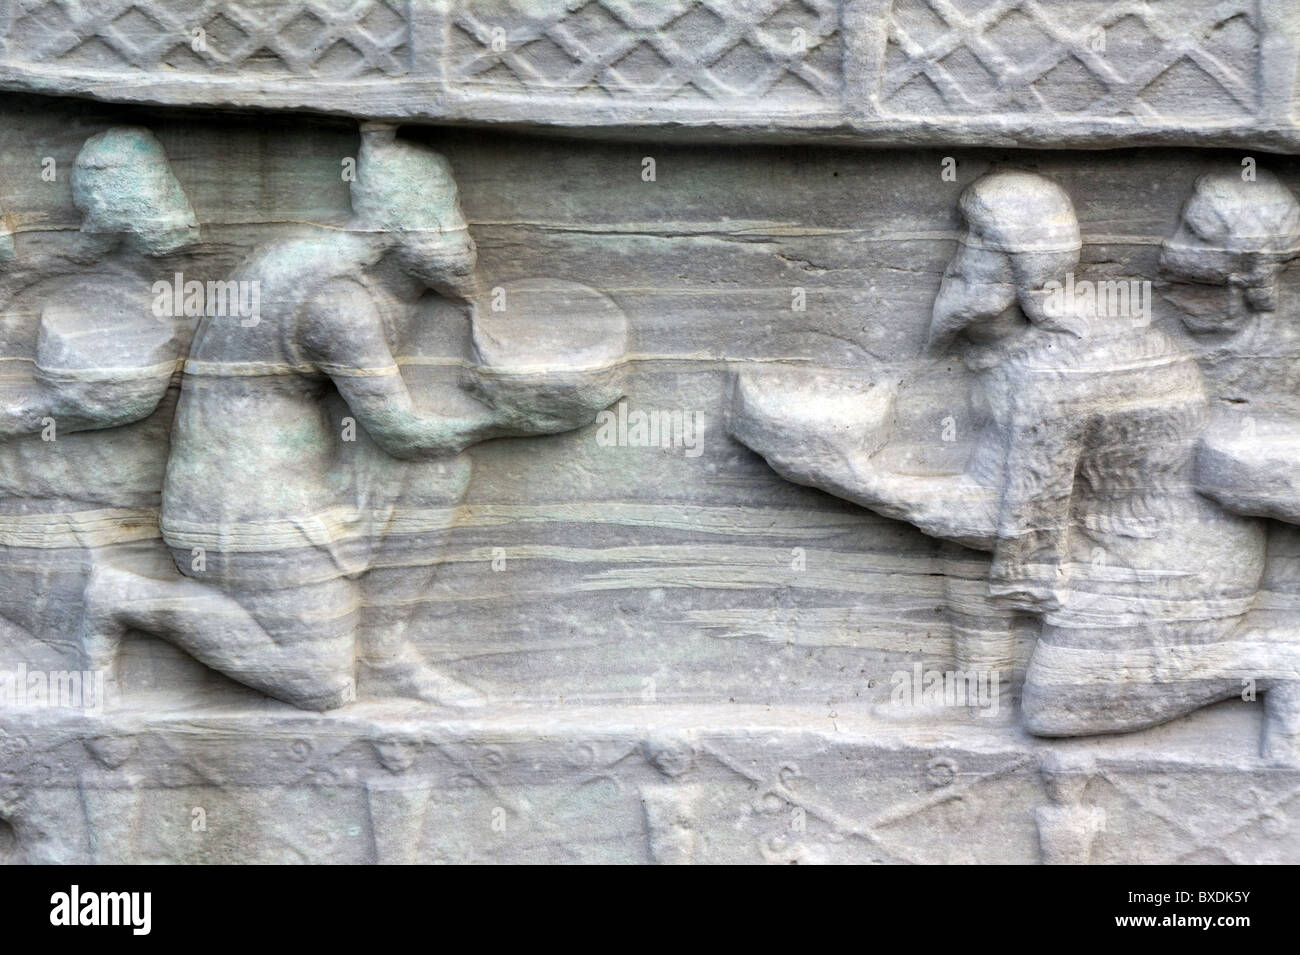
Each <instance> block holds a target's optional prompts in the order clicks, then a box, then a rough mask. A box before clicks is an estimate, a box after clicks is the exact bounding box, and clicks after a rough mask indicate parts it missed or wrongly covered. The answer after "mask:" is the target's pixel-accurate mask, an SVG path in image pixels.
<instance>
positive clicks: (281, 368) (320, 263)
mask: <svg viewBox="0 0 1300 955" xmlns="http://www.w3.org/2000/svg"><path fill="white" fill-rule="evenodd" d="M123 167H126V168H128V169H130V170H131V173H130V175H126V176H114V175H113V173H114V172H115V171H116V170H118V169H120V168H123ZM74 175H75V177H76V178H75V180H74V194H75V195H76V196H77V197H78V204H79V206H81V207H82V208H83V209H85V211H86V218H85V221H84V223H83V226H82V229H83V232H85V233H86V234H87V235H89V236H95V237H99V236H107V237H110V238H109V241H117V240H119V239H120V237H121V235H123V234H129V235H133V236H134V235H137V234H138V235H141V236H142V238H141V239H140V240H139V242H138V244H139V245H142V246H143V247H144V249H145V250H146V251H147V252H149V253H150V254H154V255H158V254H162V253H163V252H166V251H168V250H170V249H172V248H173V247H174V246H175V244H176V242H177V241H179V240H183V239H186V238H189V239H193V238H194V237H195V235H194V233H196V232H197V224H196V223H195V222H194V216H193V213H192V211H190V210H189V209H188V206H186V205H185V204H184V196H183V194H182V193H181V191H180V187H179V184H178V183H176V181H175V179H174V177H172V175H171V173H170V170H169V169H168V166H167V160H166V157H165V155H164V154H163V152H162V149H161V147H160V146H159V144H158V142H157V141H156V140H155V139H154V138H153V137H152V136H151V135H150V134H149V133H148V132H147V131H144V130H138V129H113V130H110V131H108V132H107V133H104V134H101V135H100V136H99V137H96V138H95V139H92V140H91V141H90V142H89V143H88V144H87V145H86V147H85V148H84V149H83V150H82V152H81V154H80V155H79V156H78V160H77V167H76V172H75V173H74ZM352 206H353V209H354V212H355V217H354V219H353V220H352V221H351V222H349V223H348V224H347V227H346V228H344V229H340V230H336V231H331V232H329V233H327V234H322V233H321V230H319V229H315V228H309V229H306V230H304V231H303V232H302V233H301V234H299V235H293V234H286V235H282V236H280V237H278V238H276V239H275V240H273V241H271V242H269V243H267V244H266V245H265V246H264V247H261V248H258V249H257V250H255V251H254V252H253V253H252V255H251V256H250V257H249V259H248V260H247V261H246V262H245V263H244V264H243V265H242V266H240V268H239V269H238V270H237V271H236V273H235V275H234V277H233V278H231V279H229V280H226V282H227V283H229V284H233V286H234V288H233V289H229V288H227V289H226V291H227V292H228V293H229V296H230V297H231V298H232V299H233V298H234V297H236V296H237V297H238V300H239V307H238V308H236V309H234V314H228V312H229V311H230V310H229V309H228V308H226V307H225V302H224V301H223V302H219V303H214V302H212V301H211V300H209V301H208V302H206V303H205V306H204V308H203V311H202V314H201V315H200V316H198V324H197V327H196V328H195V330H194V333H193V335H194V340H193V342H192V343H190V344H189V347H188V352H187V357H186V358H185V361H184V370H183V375H182V377H181V381H180V395H179V397H178V398H177V400H176V405H175V410H174V423H173V424H172V427H171V437H170V442H169V443H168V442H165V441H164V440H163V439H162V438H161V435H158V434H156V433H155V434H154V435H153V438H154V442H153V444H152V446H151V447H150V448H149V453H150V454H151V455H153V456H154V457H156V458H158V459H159V460H158V462H157V463H158V464H163V463H165V471H164V473H163V475H162V481H161V507H160V512H159V515H158V521H159V527H160V531H161V542H162V543H164V544H165V545H166V548H167V550H169V551H170V554H171V558H172V561H174V566H170V564H171V562H169V561H166V560H162V561H160V560H159V559H158V558H159V557H160V556H161V555H162V553H163V552H162V551H161V549H160V548H155V547H150V546H148V544H150V543H152V542H133V544H138V543H145V544H146V546H145V547H144V548H140V547H138V546H133V547H130V548H122V549H118V548H113V547H104V548H96V549H95V550H93V551H92V552H91V553H90V554H88V555H87V557H88V559H89V562H90V565H91V568H90V574H89V576H88V579H87V582H86V588H85V593H84V597H83V611H84V612H83V616H82V619H81V621H80V623H79V625H78V634H79V637H80V639H81V642H82V650H83V654H84V669H85V670H87V671H94V672H104V673H107V674H109V677H108V682H109V686H110V691H111V688H112V686H113V684H114V679H113V673H114V660H115V657H116V654H117V648H118V644H119V642H120V640H121V639H122V637H123V636H124V635H125V633H126V631H128V630H137V631H142V632H144V633H148V634H153V635H156V636H159V637H162V638H164V639H166V640H168V641H171V642H173V643H175V644H176V645H177V646H179V647H181V648H183V649H184V650H185V651H187V652H188V653H190V654H192V655H193V656H194V657H195V658H196V659H197V660H200V661H202V662H203V663H205V664H207V665H208V666H210V667H212V668H213V669H215V670H218V671H219V672H221V673H223V674H226V675H227V676H230V677H232V678H234V679H236V680H238V681H239V682H241V683H245V684H247V685H248V686H251V687H254V688H256V689H258V690H261V691H262V692H265V693H267V694H269V695H271V696H274V697H276V698H277V699H282V700H284V701H286V702H289V703H293V704H294V705H296V706H301V707H304V708H307V709H330V708H334V707H337V706H341V705H343V704H345V703H347V702H350V701H352V700H355V699H356V697H357V692H358V690H357V673H356V670H357V665H358V662H359V663H360V664H361V665H362V667H363V669H364V670H365V675H364V677H363V679H362V681H361V682H362V685H363V689H368V690H369V691H370V692H372V693H377V694H380V695H382V694H385V693H391V694H397V695H411V696H414V697H417V698H421V699H427V700H431V701H437V702H441V703H444V704H453V705H454V704H458V703H466V702H471V701H473V700H475V699H477V698H478V695H477V694H476V693H474V692H473V691H472V690H471V689H469V688H468V687H465V686H463V685H461V684H459V683H457V682H456V681H454V680H451V679H450V678H448V677H446V676H444V675H441V674H438V673H436V672H435V671H433V670H432V669H430V668H429V667H428V666H427V665H425V664H424V663H422V662H421V661H420V659H419V657H418V654H416V653H414V652H413V651H412V650H411V649H410V647H409V646H408V645H407V644H406V643H405V642H403V641H402V640H401V639H400V628H397V627H394V626H393V625H392V624H393V621H391V620H390V621H388V624H389V625H388V626H387V627H385V628H383V629H382V632H378V633H376V632H372V631H368V630H367V629H365V628H362V627H360V613H359V604H360V599H361V598H360V582H359V580H360V578H361V577H362V576H363V575H364V574H365V572H366V570H367V569H368V568H369V565H370V563H371V562H372V560H373V555H374V552H375V549H376V547H377V545H378V543H379V541H380V539H381V538H382V537H383V535H384V534H385V533H386V531H387V527H388V526H389V524H390V522H391V519H392V510H393V502H392V500H391V499H389V495H390V492H391V488H390V487H389V486H387V485H386V483H385V480H384V479H389V480H391V479H393V478H395V477H398V472H396V471H394V470H392V468H391V467H387V468H386V467H385V465H384V464H383V463H381V464H379V465H376V464H375V463H374V462H372V461H370V460H368V458H370V457H372V456H384V455H386V456H389V457H391V458H395V459H401V460H407V461H436V462H438V464H437V466H436V467H437V469H436V472H435V471H434V470H433V469H432V468H429V467H427V466H426V467H425V468H424V473H423V474H422V475H421V477H422V478H423V480H425V481H429V480H432V482H433V483H434V484H437V485H439V488H438V492H439V493H438V494H437V496H438V497H439V498H440V503H443V504H447V503H451V504H454V503H457V502H458V501H459V500H460V498H461V496H462V495H463V493H464V490H465V487H466V485H467V482H468V478H469V462H468V460H467V459H465V458H464V457H463V456H462V452H463V451H464V450H465V449H466V448H468V447H470V446H471V445H473V444H476V443H478V442H480V441H484V440H488V439H490V438H495V437H500V436H503V435H510V434H517V435H526V434H546V433H554V432H558V431H565V430H569V429H572V428H575V427H580V426H582V425H584V424H587V423H589V422H590V421H591V420H592V419H593V418H594V417H595V414H596V412H597V411H599V410H600V409H601V408H603V407H605V406H606V405H608V404H609V403H611V402H612V401H613V400H614V399H616V398H617V397H619V395H620V393H621V392H620V391H619V385H618V383H617V373H616V366H617V363H618V360H619V359H620V358H621V349H622V348H624V347H625V339H626V329H625V323H624V321H623V318H622V316H621V315H620V314H618V313H617V310H616V309H612V308H610V309H607V310H606V311H605V312H604V313H603V314H597V315H590V314H585V313H584V312H583V311H582V309H583V307H584V306H585V305H587V303H585V302H581V301H574V302H572V303H570V305H571V307H572V308H575V317H576V320H575V322H574V323H573V324H572V325H570V330H571V332H573V333H576V336H577V337H576V338H575V340H573V341H568V340H566V337H565V335H564V334H562V333H559V332H551V333H550V334H549V337H548V336H546V335H543V336H538V335H536V334H534V335H533V336H532V337H531V338H530V340H529V341H528V342H527V343H526V344H527V346H528V347H527V348H520V347H518V345H517V344H516V343H513V342H511V341H509V338H508V335H509V329H504V328H500V327H497V328H496V329H487V330H484V331H483V333H482V334H481V336H480V337H478V338H476V346H477V348H476V356H475V357H476V358H477V359H478V361H479V364H477V365H475V366H474V368H473V369H472V370H471V372H470V380H469V381H468V382H467V384H469V385H472V387H473V390H474V391H475V393H476V394H477V395H478V396H479V397H480V398H482V401H481V402H479V401H474V400H470V401H467V402H461V403H460V404H459V406H458V405H457V403H456V401H455V396H454V395H453V396H450V397H449V396H445V395H430V396H419V397H418V398H417V397H416V396H414V395H412V393H411V391H410V389H409V388H408V387H407V385H406V382H405V379H404V378H403V376H402V371H401V368H400V367H399V366H398V364H397V363H396V361H395V359H394V356H393V352H392V345H391V343H392V342H393V341H394V338H395V331H394V329H395V327H396V326H397V325H398V324H399V323H402V322H403V321H404V320H408V316H407V315H405V314H404V311H406V312H409V310H410V308H411V307H412V306H413V305H414V304H415V302H416V301H417V300H418V299H419V298H420V297H421V296H422V295H424V294H425V292H427V291H430V290H431V291H434V292H436V293H438V294H440V295H442V296H443V297H445V298H447V299H449V300H451V301H455V302H459V303H462V304H463V305H464V306H465V307H467V308H470V309H471V310H472V309H473V306H474V303H475V301H476V299H477V298H478V295H479V291H480V290H479V284H478V277H477V272H476V259H475V247H474V242H473V240H472V238H471V237H470V235H469V230H468V227H467V225H466V223H465V220H464V217H463V215H462V214H461V212H460V209H459V205H458V201H457V194H456V183H455V180H454V178H453V175H452V171H451V168H450V166H449V165H448V164H447V162H446V160H445V159H443V158H442V157H441V156H439V155H437V154H436V153H434V152H431V151H427V150H423V149H420V148H417V147H414V146H410V145H407V144H404V143H401V142H399V141H397V140H396V138H395V135H394V130H393V129H392V128H390V127H384V126H375V127H371V128H369V129H367V130H366V131H364V133H363V136H362V143H361V151H360V154H359V157H358V178H357V179H356V181H355V183H354V185H353V189H352ZM164 285H165V283H164ZM135 287H137V288H138V287H139V284H138V283H136V286H135ZM204 288H208V286H205V287H204ZM245 289H248V291H247V292H245ZM161 294H162V296H163V299H164V300H166V299H167V298H168V297H169V296H171V295H173V294H174V295H176V296H178V297H179V296H180V295H181V292H180V290H168V289H166V288H164V289H163V291H162V293H161ZM134 304H135V305H136V308H137V310H136V311H135V312H134V313H131V312H130V311H128V312H127V313H126V314H125V315H124V316H123V326H122V327H111V326H110V327H108V328H105V327H104V325H103V324H102V323H101V320H100V316H99V315H98V314H91V315H88V314H87V313H86V310H85V308H84V306H82V307H81V308H80V309H78V310H76V311H73V312H72V313H71V314H68V313H67V312H65V311H63V310H60V309H58V308H57V307H55V308H51V307H50V306H49V305H48V304H47V305H46V307H45V308H44V309H43V310H42V312H41V313H40V329H39V332H38V335H37V342H36V354H37V358H36V371H35V378H34V382H33V384H34V389H35V390H34V393H32V394H24V393H21V392H18V393H13V394H12V395H11V400H12V403H11V404H10V405H9V407H8V408H6V412H7V413H8V416H9V417H10V418H11V419H12V420H13V422H14V424H13V430H12V433H14V434H15V435H17V434H28V435H29V437H28V441H29V443H30V441H31V440H32V439H33V436H34V437H35V439H36V440H40V436H39V435H34V433H35V432H37V431H39V430H40V429H41V428H42V427H47V428H54V427H58V426H60V425H62V427H63V428H64V429H65V430H84V429H92V428H94V429H104V428H115V427H120V426H123V425H129V424H131V423H133V422H136V421H140V420H141V419H144V418H146V417H148V416H149V415H151V414H154V413H155V409H156V408H158V405H159V402H160V401H161V399H162V398H163V396H164V395H165V394H166V392H167V388H168V385H169V383H170V381H171V379H172V373H173V371H174V369H175V368H176V367H177V360H176V355H177V353H178V351H179V349H180V348H181V347H183V345H182V342H183V339H182V338H181V334H180V333H178V332H176V331H175V329H174V323H173V322H167V323H163V324H160V323H158V322H155V321H152V320H151V317H150V316H149V314H148V313H146V312H144V311H143V309H140V307H139V306H140V305H141V304H142V303H141V302H139V301H138V300H137V301H136V302H135V303H134ZM155 304H156V300H155ZM154 311H155V312H156V311H158V309H157V308H154ZM175 318H176V319H177V320H179V321H183V320H184V318H185V315H184V314H181V315H178V316H175ZM498 325H500V323H498ZM105 335H110V336H112V337H111V338H109V339H107V341H111V342H112V343H113V347H115V348H117V349H120V350H121V351H123V352H125V354H123V355H122V356H121V358H120V359H119V360H116V361H112V362H111V364H110V365H109V366H108V367H105V366H104V365H103V364H102V362H103V361H104V358H105V355H106V354H108V355H111V354H113V353H112V352H110V351H108V350H107V347H106V342H105V341H101V340H100V339H101V338H102V337H103V336H105ZM169 348H170V350H168V349H169ZM602 350H603V351H606V352H608V354H606V355H604V356H603V357H604V359H605V360H604V361H603V362H598V363H597V364H595V365H592V364H591V363H590V360H589V359H590V357H591V353H593V352H595V353H599V352H601V351H602ZM598 357H599V355H598ZM574 360H576V364H575V366H574V367H573V368H572V370H566V363H567V362H570V361H574ZM524 361H526V362H527V364H522V363H521V362H524ZM88 363H90V367H87V364H88ZM538 369H544V370H545V374H544V375H541V374H538ZM170 410H171V409H168V411H170ZM65 422H66V423H65ZM164 427H165V422H164ZM46 437H47V438H48V435H47V436H46ZM358 439H360V440H358ZM105 444H106V442H103V441H101V442H98V443H97V444H95V445H93V446H92V447H94V448H99V447H103V446H104V445H105ZM349 444H352V445H354V448H355V451H352V449H350V448H349V447H348V445H349ZM349 451H351V452H352V453H348V452H349ZM111 453H113V454H115V455H116V456H118V457H119V458H121V457H122V455H123V454H124V453H125V452H123V451H122V450H120V449H117V448H115V449H114V451H112V452H111ZM164 457H165V462H164V461H163V460H162V459H163V458H164ZM381 462H382V458H381ZM113 464H116V466H117V469H118V470H119V471H121V470H122V469H124V468H126V467H128V466H131V467H138V466H139V460H138V458H132V459H127V460H117V461H110V462H103V463H101V462H99V461H97V460H95V459H93V458H91V459H88V460H82V461H78V462H76V464H75V466H76V467H77V470H78V473H79V474H80V475H82V476H85V475H90V476H92V477H101V474H100V473H99V472H100V470H101V469H102V470H103V471H104V472H105V473H103V474H102V477H103V478H104V479H105V481H106V482H109V486H110V487H115V485H116V481H117V480H120V478H119V476H118V475H117V474H114V473H113V472H112V470H111V467H112V465H113ZM69 465H70V466H73V465H72V462H69ZM153 470H154V472H155V473H156V471H157V470H158V468H154V469H153ZM268 488H272V489H274V491H273V493H270V494H268V493H267V489H268ZM29 493H30V492H29ZM426 493H427V489H426ZM25 516H26V515H25ZM79 516H80V515H78V514H64V515H60V519H61V520H63V521H66V522H68V523H75V522H76V521H77V520H78V518H79ZM377 629H378V628H376V630H377Z"/></svg>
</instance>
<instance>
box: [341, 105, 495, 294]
mask: <svg viewBox="0 0 1300 955" xmlns="http://www.w3.org/2000/svg"><path fill="white" fill-rule="evenodd" d="M395 134H396V130H395V129H394V128H393V127H392V126H388V125H384V124H379V123H366V124H363V126H362V129H361V153H360V156H359V157H358V162H357V178H356V180H355V181H354V182H353V183H352V187H351V192H352V211H353V213H355V215H356V217H357V220H358V225H359V227H360V228H362V229H364V230H367V231H373V232H381V233H385V234H386V235H387V236H389V237H391V239H392V240H393V249H394V252H395V253H396V255H397V257H398V261H399V262H400V263H401V266H402V268H403V270H404V271H405V272H407V274H409V275H411V276H412V277H413V278H416V279H419V280H420V281H422V282H424V283H425V284H426V285H430V286H433V285H438V284H439V283H440V282H442V281H444V280H445V279H446V270H447V268H448V263H449V262H458V263H460V267H463V266H464V263H465V262H468V263H469V264H470V265H471V266H472V263H473V260H474V255H475V251H474V243H473V240H472V239H471V238H470V234H469V227H468V225H467V224H466V222H465V217H464V215H463V214H462V213H461V210H460V200H459V197H458V195H457V192H456V180H455V178H454V177H453V175H452V171H451V164H450V163H448V162H447V159H446V157H444V156H442V155H441V154H439V153H436V152H434V151H433V150H431V149H427V148H425V147H423V146H419V145H417V144H415V143H408V142H402V141H399V140H398V139H397V138H396V135H395Z"/></svg>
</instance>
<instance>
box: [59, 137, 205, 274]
mask: <svg viewBox="0 0 1300 955" xmlns="http://www.w3.org/2000/svg"><path fill="white" fill-rule="evenodd" d="M72 201H73V202H74V203H75V204H76V206H77V208H78V209H80V210H81V212H82V214H83V216H84V218H83V219H82V223H81V230H82V231H83V232H86V233H92V234H101V235H102V234H122V235H126V236H128V237H129V238H130V239H131V240H132V241H133V242H134V243H135V244H136V245H138V246H139V247H140V249H141V250H142V251H144V252H145V253H146V254H147V255H165V254H167V253H169V252H174V251H176V250H178V249H181V248H184V247H185V246H187V245H192V244H193V243H195V242H197V241H198V239H199V221H198V217H197V216H196V215H195V214H194V208H193V207H192V206H191V205H190V202H189V200H188V199H187V198H185V191H184V190H183V189H182V188H181V184H180V182H179V181H178V180H177V179H176V176H175V175H174V174H173V173H172V168H171V164H170V163H169V162H168V161H167V153H166V152H164V151H163V147H162V143H160V142H158V139H157V137H155V136H154V134H153V133H151V132H149V130H147V129H143V128H141V127H135V126H118V127H114V128H113V129H109V130H105V131H104V132H102V133H99V134H97V135H95V136H91V137H90V138H89V139H87V140H86V142H85V144H84V145H83V146H82V147H81V151H80V152H79V153H77V158H76V161H75V162H74V163H73V166H72Z"/></svg>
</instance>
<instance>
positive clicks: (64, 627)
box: [0, 127, 199, 665]
mask: <svg viewBox="0 0 1300 955" xmlns="http://www.w3.org/2000/svg"><path fill="white" fill-rule="evenodd" d="M71 180H72V182H71V185H72V195H73V200H74V202H75V204H76V206H77V209H78V210H79V211H80V212H81V213H82V216H83V218H82V224H81V230H80V232H79V233H78V234H77V236H76V239H75V241H74V242H73V244H72V246H71V248H70V249H68V250H65V251H63V252H61V254H59V255H58V256H57V257H53V258H52V259H51V258H50V257H49V254H48V253H46V252H43V251H42V249H41V248H40V241H39V240H40V239H41V238H42V237H41V236H39V235H36V236H31V237H29V236H26V235H20V237H19V240H18V244H17V254H18V255H19V256H23V255H27V254H31V255H32V256H33V257H37V256H44V258H43V259H42V261H43V263H44V265H43V270H44V271H46V272H48V273H50V274H48V275H47V276H46V277H43V278H41V279H39V280H37V281H35V282H33V283H31V284H29V285H27V286H26V287H24V288H22V289H20V290H19V291H18V292H17V293H16V294H15V295H13V296H12V297H11V298H10V299H8V301H6V302H5V304H4V307H3V309H2V310H0V323H2V324H3V330H4V331H3V348H4V358H5V359H6V361H5V362H4V369H5V373H4V376H3V384H2V386H0V437H3V440H0V492H2V493H0V512H2V514H3V516H0V526H3V528H4V532H5V533H4V535H3V542H2V543H0V566H2V567H3V569H4V571H3V572H4V586H3V588H2V589H0V594H2V595H3V609H0V614H2V615H3V616H4V618H5V619H7V620H9V621H10V622H12V623H14V624H15V625H17V626H18V627H20V628H21V629H22V630H24V631H25V632H26V633H28V634H30V635H32V639H33V640H41V641H53V642H55V643H56V644H61V645H63V647H64V648H65V649H67V650H70V651H72V652H70V653H67V654H65V659H64V665H72V664H73V663H74V662H75V660H76V658H77V656H78V653H77V650H76V648H75V647H74V646H71V643H72V642H74V641H75V636H74V634H75V633H76V630H77V616H78V614H79V610H78V608H79V607H80V606H81V597H80V594H81V591H82V589H83V588H84V586H85V582H86V579H87V571H88V570H90V569H91V568H92V567H94V566H98V565H100V564H103V563H105V562H118V563H123V564H132V563H135V562H138V561H139V560H141V559H143V560H145V561H146V562H147V560H148V555H149V554H151V553H154V552H156V549H157V546H158V544H159V543H160V538H159V532H158V505H159V500H158V490H159V488H160V487H161V485H162V476H163V470H164V468H165V466H166V462H167V448H168V442H167V432H168V428H169V427H170V423H171V415H172V411H173V409H174V407H175V402H176V385H177V383H178V372H179V370H180V361H181V359H182V358H183V356H184V354H185V350H186V349H187V348H188V345H189V340H190V336H191V334H192V323H191V322H189V321H187V320H186V319H185V318H184V316H180V317H170V316H159V315H156V314H155V313H154V312H153V310H152V307H151V306H152V300H151V293H150V287H151V285H152V282H153V278H154V276H155V275H157V274H168V275H170V274H171V272H172V271H173V269H174V268H175V267H177V266H176V262H177V261H178V255H179V254H182V253H184V252H185V251H186V250H188V249H191V248H192V247H193V246H194V245H195V244H196V243H197V242H198V239H199V226H198V221H197V219H196V217H195V213H194V210H193V208H191V206H190V203H189V201H188V199H187V198H186V197H185V194H184V192H183V191H182V189H181V186H180V183H179V182H177V180H176V177H175V176H174V174H173V173H172V170H171V167H170V165H169V163H168V160H167V156H166V154H165V153H164V151H163V148H162V145H161V144H160V143H159V142H158V140H157V139H156V138H155V137H154V136H153V134H152V133H150V132H149V131H148V130H146V129H142V128H130V127H117V128H113V129H110V130H107V131H106V132H102V133H99V134H97V135H95V136H92V137H91V138H90V139H89V140H87V141H86V143H85V144H84V146H83V147H82V148H81V150H80V151H79V152H78V154H77V157H76V160H75V162H74V164H73V168H72V170H71ZM89 290H93V293H91V292H90V291H89ZM105 429H111V436H109V435H106V434H105V433H104V430H105Z"/></svg>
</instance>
